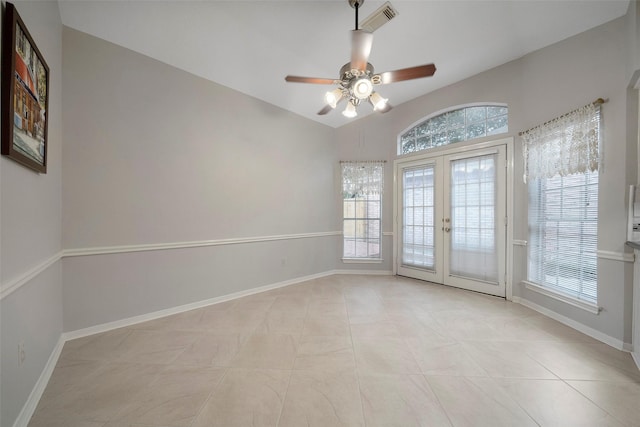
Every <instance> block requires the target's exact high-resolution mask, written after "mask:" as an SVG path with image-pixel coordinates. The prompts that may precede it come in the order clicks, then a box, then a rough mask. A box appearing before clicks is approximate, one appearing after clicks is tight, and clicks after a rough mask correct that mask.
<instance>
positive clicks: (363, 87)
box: [285, 0, 436, 118]
mask: <svg viewBox="0 0 640 427" xmlns="http://www.w3.org/2000/svg"><path fill="white" fill-rule="evenodd" d="M347 2H348V3H349V6H351V7H352V8H354V9H355V18H356V19H355V21H356V28H355V30H353V31H351V62H348V63H347V64H345V65H343V66H342V68H341V69H340V78H339V79H327V78H317V77H300V76H286V77H285V81H287V82H293V83H312V84H337V85H338V88H336V89H334V90H331V91H329V92H327V93H326V94H325V102H326V103H327V105H326V106H325V107H324V108H322V110H320V111H319V112H318V114H319V115H323V114H327V113H328V112H329V111H331V110H333V109H335V108H336V107H337V105H338V103H340V101H341V100H343V99H346V100H347V106H346V108H345V110H344V111H343V112H342V114H343V115H344V116H345V117H348V118H353V117H356V116H357V115H358V113H357V107H358V106H359V105H360V102H361V101H362V100H368V101H369V103H370V104H371V105H372V106H373V108H374V111H379V112H381V113H386V112H387V111H389V110H391V106H390V105H389V104H388V102H387V101H388V100H387V99H386V98H384V97H382V96H381V95H380V94H378V93H377V92H375V91H374V90H373V86H374V85H382V84H388V83H394V82H399V81H404V80H412V79H418V78H422V77H430V76H432V75H433V74H434V73H435V72H436V67H435V65H433V64H427V65H421V66H417V67H410V68H404V69H400V70H395V71H386V72H384V73H380V74H375V73H374V69H373V65H371V64H370V63H369V62H368V60H369V54H370V53H371V46H372V45H373V34H372V31H373V30H376V29H378V28H380V27H381V26H382V25H383V24H385V23H387V22H389V21H390V20H391V19H393V18H394V17H395V16H397V15H398V12H397V11H396V10H395V9H394V8H393V7H392V6H391V3H389V2H387V3H385V4H384V5H382V7H380V8H379V9H377V10H376V11H375V12H373V14H371V15H370V16H369V17H368V18H367V19H365V20H364V21H363V23H364V28H363V29H358V8H359V7H360V6H361V5H362V4H363V3H364V0H347Z"/></svg>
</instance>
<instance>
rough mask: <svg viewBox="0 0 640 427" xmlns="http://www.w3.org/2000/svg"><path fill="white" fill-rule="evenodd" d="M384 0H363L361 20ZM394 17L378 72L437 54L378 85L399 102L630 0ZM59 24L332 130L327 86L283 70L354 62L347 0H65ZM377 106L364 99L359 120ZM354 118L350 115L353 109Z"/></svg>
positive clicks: (427, 9) (604, 17)
mask: <svg viewBox="0 0 640 427" xmlns="http://www.w3.org/2000/svg"><path fill="white" fill-rule="evenodd" d="M383 3H384V2H382V1H374V0H365V1H364V4H363V5H362V7H361V8H360V11H359V16H360V20H361V21H362V20H363V19H364V18H366V17H367V16H368V15H369V14H371V13H372V12H373V11H375V10H376V9H377V8H378V7H380V6H381V5H382V4H383ZM391 3H392V5H393V7H394V8H395V9H396V10H397V11H398V15H397V16H396V17H395V18H394V19H392V20H391V21H389V22H388V23H386V24H385V25H383V26H382V27H381V28H379V29H378V30H377V31H375V33H374V41H373V49H372V51H371V56H370V58H369V62H371V63H372V64H373V65H374V67H375V70H376V72H382V71H388V70H396V69H399V68H405V67H411V66H414V65H421V64H428V63H435V64H436V66H437V72H436V74H435V75H434V76H433V77H431V78H423V79H418V80H410V81H405V82H398V83H393V84H389V85H384V86H379V87H377V90H378V92H379V93H381V94H382V95H384V96H385V97H386V98H389V102H390V103H391V104H393V105H398V104H401V103H403V102H406V101H409V100H411V99H413V98H416V97H418V96H421V95H424V94H427V93H429V92H432V91H434V90H436V89H438V88H441V87H444V86H447V85H449V84H452V83H454V82H457V81H460V80H462V79H465V78H467V77H469V76H472V75H474V74H478V73H480V72H482V71H485V70H488V69H490V68H493V67H496V66H498V65H500V64H504V63H506V62H508V61H511V60H514V59H516V58H519V57H521V56H523V55H525V54H527V53H529V52H532V51H534V50H537V49H540V48H542V47H545V46H548V45H550V44H553V43H555V42H558V41H560V40H563V39H565V38H567V37H570V36H573V35H575V34H578V33H580V32H583V31H586V30H588V29H590V28H593V27H595V26H598V25H600V24H603V23H605V22H608V21H610V20H613V19H615V18H618V17H620V16H622V15H624V14H625V13H626V11H627V8H628V6H629V0H581V1H569V0H555V1H545V0H511V1H509V0H499V1H486V0H444V1H416V0H414V1H401V0H392V1H391ZM59 4H60V14H61V18H62V22H63V24H64V25H66V26H68V27H71V28H74V29H77V30H80V31H83V32H86V33H89V34H91V35H94V36H96V37H100V38H102V39H105V40H107V41H110V42H112V43H115V44H118V45H121V46H123V47H126V48H129V49H132V50H134V51H137V52H139V53H142V54H145V55H148V56H150V57H152V58H155V59H157V60H160V61H162V62H165V63H167V64H170V65H173V66H175V67H178V68H180V69H183V70H185V71H188V72H190V73H193V74H195V75H197V76H200V77H203V78H206V79H209V80H211V81H214V82H216V83H219V84H222V85H225V86H228V87H230V88H232V89H235V90H238V91H240V92H242V93H245V94H247V95H251V96H253V97H256V98H259V99H261V100H263V101H266V102H269V103H271V104H274V105H277V106H279V107H281V108H284V109H286V110H289V111H292V112H294V113H297V114H300V115H302V116H305V117H307V118H309V119H312V120H316V121H318V122H320V123H323V124H326V125H328V126H332V127H339V126H341V125H344V124H346V123H348V122H349V121H352V120H354V119H347V118H345V117H343V116H342V114H340V110H341V108H340V106H339V107H338V108H337V109H336V111H332V112H330V113H329V114H327V115H325V116H319V115H317V114H316V113H317V112H318V110H320V109H321V108H322V107H323V106H324V99H323V97H324V93H325V92H326V91H327V90H329V89H331V88H332V87H331V86H324V85H311V84H300V83H286V82H285V81H284V76H285V75H287V74H293V75H300V76H312V77H328V78H338V77H339V76H338V74H339V70H340V67H341V66H342V65H343V64H345V63H347V62H349V59H350V50H351V44H350V43H351V34H350V30H352V29H353V28H354V24H355V19H354V10H353V9H352V8H351V7H350V6H349V4H348V1H347V0H321V1H311V0H297V1H238V0H236V1H189V0H178V1H153V0H151V1H113V0H110V1H99V0H72V1H68V0H61V1H60V3H59ZM368 114H379V113H374V112H373V111H372V108H371V107H370V106H369V105H361V106H360V107H359V109H358V118H361V117H364V116H366V115H368ZM356 119H357V118H356Z"/></svg>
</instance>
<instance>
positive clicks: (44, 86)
mask: <svg viewBox="0 0 640 427" xmlns="http://www.w3.org/2000/svg"><path fill="white" fill-rule="evenodd" d="M1 102H2V154H3V155H5V156H7V157H9V158H11V159H13V160H15V161H16V162H18V163H21V164H23V165H24V166H27V167H29V168H31V169H33V170H36V171H38V172H40V173H47V128H48V126H47V125H48V122H49V120H48V105H49V67H48V66H47V63H46V62H45V60H44V58H43V57H42V54H41V53H40V51H39V50H38V46H36V44H35V42H34V41H33V38H32V37H31V35H30V34H29V31H28V30H27V27H26V26H25V25H24V22H22V19H21V18H20V15H18V11H17V10H16V8H15V6H14V5H13V4H11V3H6V9H5V19H4V23H3V26H2V100H1Z"/></svg>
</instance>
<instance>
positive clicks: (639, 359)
mask: <svg viewBox="0 0 640 427" xmlns="http://www.w3.org/2000/svg"><path fill="white" fill-rule="evenodd" d="M631 357H633V361H634V362H636V366H637V367H638V369H640V353H638V352H637V351H636V352H632V353H631Z"/></svg>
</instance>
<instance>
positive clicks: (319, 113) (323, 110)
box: [318, 104, 333, 116]
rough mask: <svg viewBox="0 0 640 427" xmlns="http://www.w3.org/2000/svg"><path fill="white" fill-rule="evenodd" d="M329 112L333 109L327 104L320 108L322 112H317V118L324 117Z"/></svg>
mask: <svg viewBox="0 0 640 427" xmlns="http://www.w3.org/2000/svg"><path fill="white" fill-rule="evenodd" d="M331 110H333V108H331V105H329V104H327V105H325V106H324V107H323V108H322V110H320V111H318V115H319V116H324V115H325V114H327V113H328V112H329V111H331Z"/></svg>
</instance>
